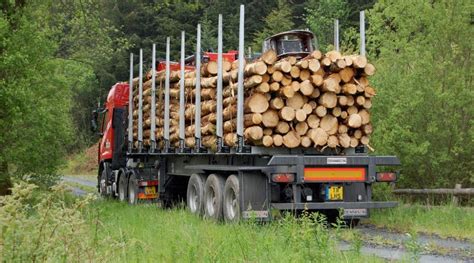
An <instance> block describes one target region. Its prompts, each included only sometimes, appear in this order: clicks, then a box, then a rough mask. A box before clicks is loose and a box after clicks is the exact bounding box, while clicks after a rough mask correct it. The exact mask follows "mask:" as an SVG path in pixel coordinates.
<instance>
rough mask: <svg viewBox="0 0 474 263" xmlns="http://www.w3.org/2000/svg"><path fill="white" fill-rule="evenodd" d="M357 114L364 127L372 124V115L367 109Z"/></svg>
mask: <svg viewBox="0 0 474 263" xmlns="http://www.w3.org/2000/svg"><path fill="white" fill-rule="evenodd" d="M357 114H359V116H360V118H361V123H362V125H366V124H368V123H369V122H370V113H369V112H368V111H367V110H366V109H362V110H360V111H359V112H358V113H357Z"/></svg>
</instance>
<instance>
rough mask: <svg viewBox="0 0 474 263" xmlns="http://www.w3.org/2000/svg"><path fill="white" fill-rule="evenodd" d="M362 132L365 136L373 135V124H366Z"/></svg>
mask: <svg viewBox="0 0 474 263" xmlns="http://www.w3.org/2000/svg"><path fill="white" fill-rule="evenodd" d="M362 131H363V132H364V134H366V135H370V134H372V132H373V128H372V125H371V124H366V125H364V126H362Z"/></svg>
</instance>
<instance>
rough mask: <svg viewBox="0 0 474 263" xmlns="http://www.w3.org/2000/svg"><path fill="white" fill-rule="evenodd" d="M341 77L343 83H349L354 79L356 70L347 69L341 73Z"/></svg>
mask: <svg viewBox="0 0 474 263" xmlns="http://www.w3.org/2000/svg"><path fill="white" fill-rule="evenodd" d="M339 76H340V77H341V80H342V81H343V82H345V83H349V82H350V81H351V80H352V78H353V77H354V70H353V69H352V68H349V67H346V68H344V69H342V70H341V71H339Z"/></svg>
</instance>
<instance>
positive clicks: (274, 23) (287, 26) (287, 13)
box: [252, 0, 294, 51]
mask: <svg viewBox="0 0 474 263" xmlns="http://www.w3.org/2000/svg"><path fill="white" fill-rule="evenodd" d="M264 24H265V27H264V28H263V29H262V31H260V32H257V33H256V34H255V36H254V41H253V44H252V48H253V50H254V51H261V49H262V44H263V41H264V40H265V38H267V37H270V36H272V35H274V34H277V33H280V32H284V31H288V30H292V29H294V28H293V27H294V23H293V21H292V10H291V6H290V5H289V4H288V3H287V1H284V0H279V1H278V5H277V8H276V9H273V10H272V11H271V12H270V14H268V15H267V16H266V17H265V19H264Z"/></svg>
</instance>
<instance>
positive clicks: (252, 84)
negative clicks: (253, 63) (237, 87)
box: [244, 75, 263, 89]
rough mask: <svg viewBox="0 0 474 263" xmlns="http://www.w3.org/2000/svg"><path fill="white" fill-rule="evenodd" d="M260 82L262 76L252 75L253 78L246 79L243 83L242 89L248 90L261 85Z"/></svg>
mask: <svg viewBox="0 0 474 263" xmlns="http://www.w3.org/2000/svg"><path fill="white" fill-rule="evenodd" d="M262 81H263V78H262V76H260V75H253V76H251V77H249V78H247V79H246V80H245V81H244V87H245V88H246V89H249V88H252V87H255V86H257V85H258V84H260V83H262Z"/></svg>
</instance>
